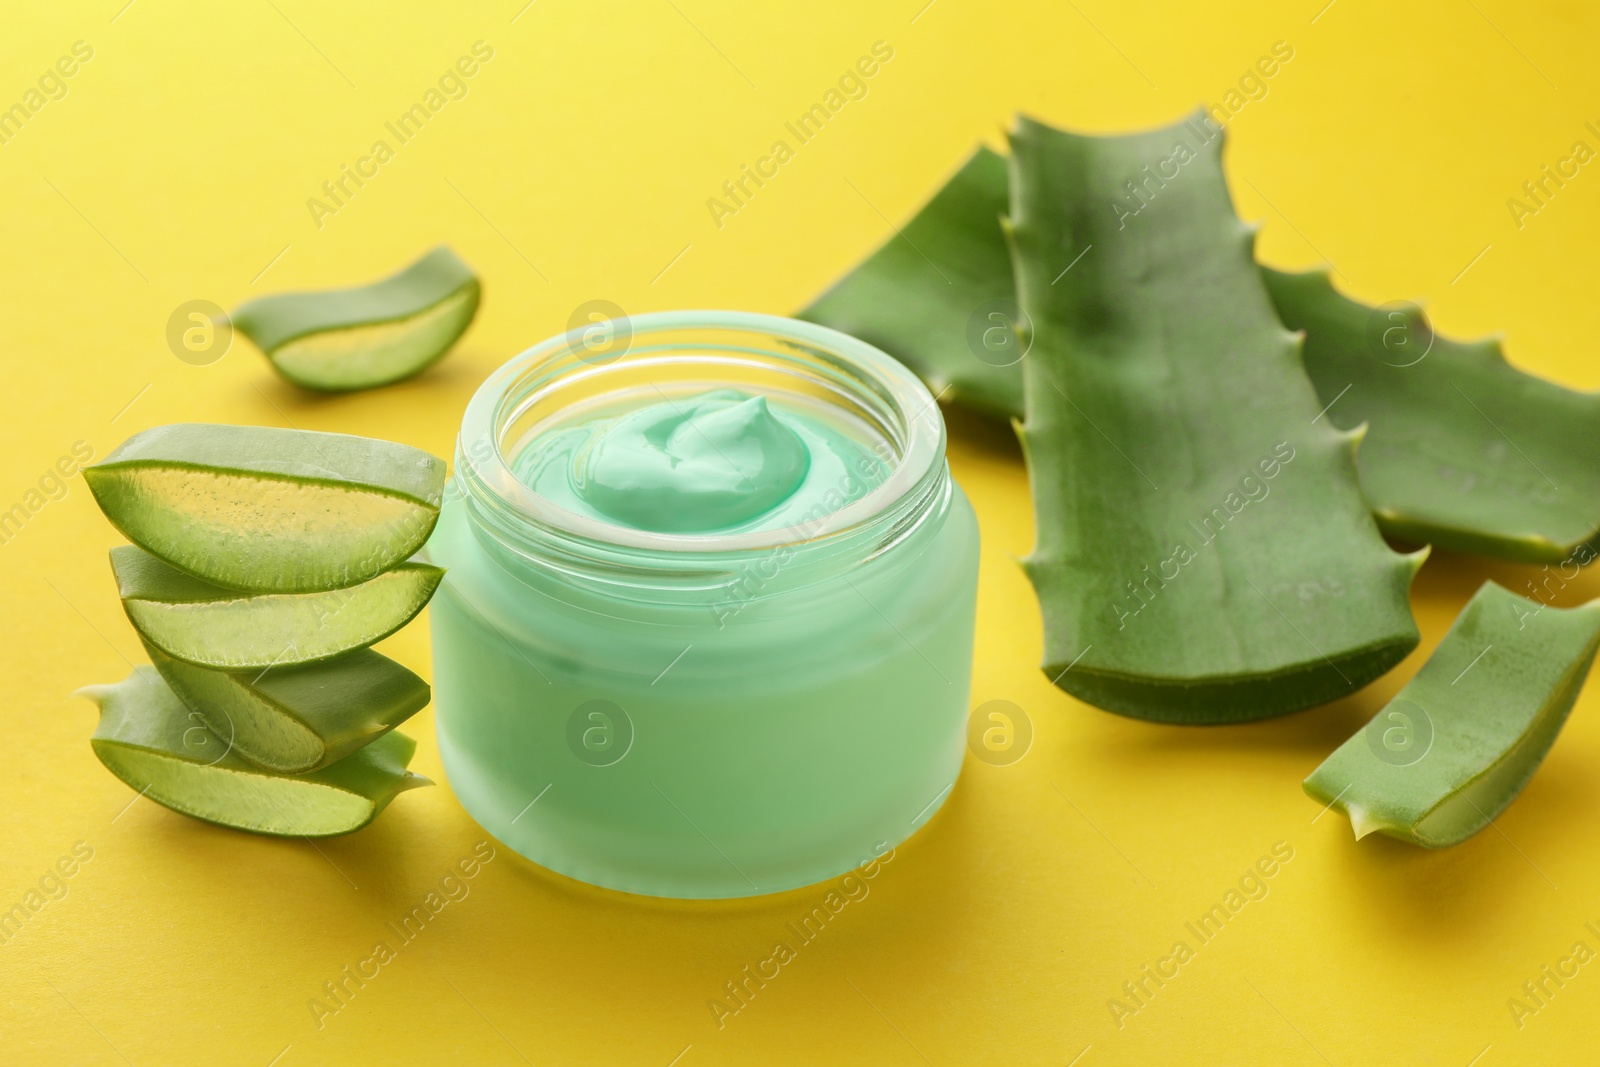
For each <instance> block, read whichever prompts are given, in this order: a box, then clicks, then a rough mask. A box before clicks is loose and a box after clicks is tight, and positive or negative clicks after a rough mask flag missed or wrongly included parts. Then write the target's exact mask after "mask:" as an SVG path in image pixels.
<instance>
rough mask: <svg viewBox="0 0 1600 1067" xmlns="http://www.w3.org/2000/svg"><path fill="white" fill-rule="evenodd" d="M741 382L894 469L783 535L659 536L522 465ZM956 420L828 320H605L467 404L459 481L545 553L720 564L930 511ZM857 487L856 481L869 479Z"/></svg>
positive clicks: (513, 365)
mask: <svg viewBox="0 0 1600 1067" xmlns="http://www.w3.org/2000/svg"><path fill="white" fill-rule="evenodd" d="M730 386H732V387H734V388H739V389H743V390H746V391H748V392H751V393H761V394H765V395H768V396H772V397H781V398H782V399H783V400H784V401H785V402H787V403H789V404H791V405H795V406H799V407H803V408H804V409H805V410H806V411H807V412H808V413H814V414H815V415H816V416H817V417H820V418H824V419H826V420H828V421H829V422H830V423H831V424H833V425H834V426H835V427H836V428H838V429H841V430H843V431H844V432H846V433H848V434H850V435H851V436H853V437H855V438H857V439H858V440H859V441H860V442H861V443H862V444H863V445H865V446H866V447H867V448H869V449H870V450H871V451H872V452H873V453H874V454H875V455H876V456H877V457H878V459H879V460H880V461H881V462H882V464H883V467H884V468H885V469H886V472H887V473H886V474H885V475H883V476H882V478H881V480H880V481H878V482H877V484H876V485H873V486H869V487H867V488H866V489H865V491H864V492H858V493H854V494H852V493H848V492H846V493H841V494H840V498H841V500H843V501H847V502H844V503H842V505H841V506H839V507H838V508H837V509H836V510H831V511H826V512H825V513H822V514H816V515H810V514H808V515H807V516H806V519H805V521H803V522H800V523H796V524H794V525H790V526H784V527H779V528H773V529H758V530H749V531H742V532H733V533H688V534H684V533H655V532H651V531H647V530H639V529H633V528H629V527H625V526H619V525H615V524H612V523H608V522H604V521H601V520H597V519H594V518H591V517H588V516H585V515H581V514H578V513H576V512H573V511H570V510H567V509H566V508H563V507H561V506H559V505H557V504H556V503H555V502H553V501H552V500H550V499H549V498H547V497H545V496H543V495H541V494H539V493H537V492H535V491H534V490H533V489H532V488H530V487H529V486H528V485H527V484H525V483H524V482H523V481H522V480H521V479H520V478H518V476H517V475H516V474H515V473H514V467H515V464H516V461H517V457H518V456H519V454H520V453H521V452H522V451H523V450H524V449H526V448H527V447H528V446H529V444H530V442H532V441H533V440H534V439H535V438H536V437H538V436H540V435H542V434H544V433H547V432H550V431H551V429H552V428H555V427H559V426H561V425H571V424H572V423H573V422H574V421H581V420H582V419H583V418H585V417H591V416H592V414H593V413H598V412H601V411H603V410H606V409H607V408H608V407H615V406H616V405H617V404H618V403H619V400H620V399H621V398H625V397H627V396H628V395H630V394H638V393H641V392H642V391H648V392H649V393H650V394H651V395H660V396H662V397H667V398H672V397H675V396H687V395H691V394H693V393H695V392H699V391H704V390H707V389H717V388H727V387H730ZM944 448H945V428H944V420H943V417H942V416H941V414H940V412H939V408H938V404H937V403H936V402H935V400H934V397H933V396H932V395H931V394H929V392H928V390H927V388H926V387H925V386H924V385H923V384H922V382H921V381H919V380H918V379H917V378H916V377H915V376H914V375H913V374H911V372H910V371H909V370H907V369H906V368H905V367H904V366H903V365H901V364H900V363H899V362H897V361H896V360H894V359H892V358H890V357H889V356H887V355H885V354H884V353H883V352H880V351H879V350H878V349H876V348H874V347H872V346H871V345H868V344H866V343H865V342H863V341H860V340H857V339H856V338H853V337H850V336H849V335H847V334H843V333H839V332H838V331H836V330H831V329H828V328H827V327H823V326H818V325H815V324H812V323H806V322H799V321H796V320H792V319H785V318H780V317H778V316H773V315H759V314H753V313H747V312H724V311H673V312H660V313H654V314H648V315H641V316H638V317H636V318H632V319H626V318H621V319H615V320H605V321H604V322H602V323H597V324H596V326H595V327H592V328H584V329H576V330H573V331H570V332H568V333H566V334H564V335H560V336H557V337H552V338H550V339H549V340H546V341H544V342H542V343H540V344H538V345H535V346H534V347H532V348H530V349H528V350H527V351H526V352H523V353H522V354H521V355H519V356H517V357H515V358H514V359H512V360H511V361H510V362H508V363H506V364H505V365H504V366H503V367H501V368H500V369H499V370H497V371H496V372H495V373H494V374H492V375H491V376H490V377H489V378H488V380H486V381H485V382H484V384H483V385H482V386H480V387H479V389H478V391H477V393H476V394H474V396H473V398H472V401H471V402H470V403H469V405H468V407H467V412H466V417H465V419H464V420H463V423H462V429H461V437H460V440H459V442H458V449H457V456H456V478H457V479H458V481H459V482H460V484H461V487H462V490H463V492H464V495H465V497H466V500H467V503H468V506H469V507H470V508H471V510H472V513H473V515H474V517H475V518H476V519H477V520H478V522H479V524H480V525H482V526H485V527H487V528H488V531H489V532H490V533H491V534H492V535H493V536H494V537H495V538H496V539H497V540H499V541H501V542H502V543H503V544H505V545H506V546H507V547H509V548H511V549H513V550H514V551H517V552H518V553H519V554H521V555H527V556H533V557H546V556H554V557H568V558H573V557H575V558H579V559H583V560H595V559H597V558H606V559H609V560H611V561H613V562H621V561H622V560H626V561H627V563H628V564H630V565H632V566H635V567H637V566H647V567H648V568H649V569H652V570H660V569H662V568H663V567H666V568H671V567H688V568H690V569H698V568H700V567H702V566H713V567H714V566H715V562H714V561H717V560H725V559H728V558H737V557H740V556H743V555H746V554H749V553H760V552H763V551H770V550H774V549H779V548H783V547H785V546H791V545H798V544H801V543H805V544H808V545H809V544H815V543H818V542H832V541H849V542H852V543H853V542H855V541H856V540H857V539H858V538H866V539H874V538H881V537H884V536H890V537H891V539H892V537H893V533H894V531H895V530H899V529H903V528H905V527H906V526H907V525H908V524H909V525H915V522H916V521H917V519H918V517H919V515H920V514H921V513H923V512H925V511H926V510H927V509H928V508H929V507H931V506H932V504H931V501H932V500H933V499H934V498H935V497H939V496H942V495H943V493H941V492H938V490H939V489H940V487H941V486H942V485H943V483H945V482H947V480H948V475H947V472H946V470H945V463H944ZM856 488H858V489H859V488H860V487H859V486H858V487H856Z"/></svg>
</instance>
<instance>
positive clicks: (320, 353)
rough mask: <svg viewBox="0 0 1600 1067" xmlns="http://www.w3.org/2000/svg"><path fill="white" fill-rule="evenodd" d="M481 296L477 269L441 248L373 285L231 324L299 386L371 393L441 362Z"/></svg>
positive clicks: (240, 317)
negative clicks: (473, 271)
mask: <svg viewBox="0 0 1600 1067" xmlns="http://www.w3.org/2000/svg"><path fill="white" fill-rule="evenodd" d="M479 291H480V286H479V284H478V277H477V275H475V274H473V273H472V268H471V267H469V266H467V265H466V264H465V263H463V262H461V260H460V259H459V258H457V256H456V254H455V253H454V252H452V251H450V249H448V248H444V247H439V248H435V249H434V250H433V251H431V252H429V253H428V254H427V255H425V256H423V257H422V258H421V259H419V260H417V261H416V262H415V263H413V264H411V266H409V267H407V268H405V269H404V270H402V271H401V272H400V273H398V274H395V275H393V276H391V277H388V278H385V279H383V280H382V281H380V282H374V283H372V284H371V285H364V286H360V287H358V288H355V289H331V290H327V291H324V292H314V293H281V294H278V295H274V296H264V297H261V298H260V299H258V300H252V301H250V302H249V303H246V304H243V305H241V306H240V307H239V309H238V310H237V311H235V312H234V313H233V325H234V326H235V327H236V328H237V329H238V330H239V332H240V333H242V334H244V335H245V336H246V337H248V338H250V340H252V341H254V342H255V344H256V347H258V348H260V349H261V351H263V352H265V353H266V354H267V358H268V359H270V360H271V361H272V365H273V366H274V367H276V368H277V369H278V371H279V372H280V373H281V374H282V375H283V376H284V377H285V378H287V379H289V380H290V381H291V382H294V383H295V384H296V385H303V386H305V387H306V388H308V389H321V390H327V391H336V392H337V391H345V390H350V389H368V388H371V387H372V386H377V385H387V384H389V383H390V382H396V381H399V380H400V379H402V378H409V377H410V376H411V375H413V374H416V373H417V372H418V371H420V370H422V369H423V368H425V367H427V366H429V365H430V364H432V363H434V362H435V361H436V360H438V359H439V357H441V356H443V355H444V354H445V352H446V351H448V350H449V348H450V346H451V345H453V344H455V342H456V338H458V337H460V336H461V335H462V334H463V333H464V332H466V329H467V326H468V325H470V324H471V322H472V316H473V315H474V314H476V313H477V310H478V295H479Z"/></svg>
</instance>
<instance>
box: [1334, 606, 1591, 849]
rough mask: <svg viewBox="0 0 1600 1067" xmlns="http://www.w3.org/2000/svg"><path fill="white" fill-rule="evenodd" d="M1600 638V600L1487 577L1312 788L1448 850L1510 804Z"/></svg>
mask: <svg viewBox="0 0 1600 1067" xmlns="http://www.w3.org/2000/svg"><path fill="white" fill-rule="evenodd" d="M1597 646H1600V600H1593V601H1590V602H1589V603H1587V604H1585V605H1583V606H1582V607H1578V608H1566V609H1563V608H1553V607H1549V606H1547V605H1543V604H1540V603H1539V602H1537V601H1532V600H1524V599H1523V598H1522V597H1519V596H1517V595H1516V594H1515V593H1509V592H1507V591H1506V590H1504V589H1502V588H1500V587H1499V586H1498V585H1495V584H1494V583H1493V582H1485V583H1484V584H1483V586H1482V587H1481V588H1480V589H1479V590H1478V592H1477V594H1476V595H1474V596H1473V598H1472V600H1471V601H1469V602H1468V604H1467V606H1466V607H1465V608H1463V609H1462V611H1461V614H1460V615H1459V616H1457V618H1456V621H1455V624H1454V625H1453V626H1451V627H1450V632H1449V633H1447V634H1446V635H1445V637H1444V640H1443V641H1441V642H1440V643H1439V647H1438V648H1436V649H1434V652H1433V655H1431V656H1429V657H1428V662H1427V663H1425V664H1423V665H1422V669H1421V670H1419V671H1418V672H1417V674H1416V677H1414V678H1412V679H1411V681H1410V682H1408V683H1407V684H1406V686H1405V688H1404V689H1402V690H1400V692H1399V693H1397V694H1396V695H1395V698H1394V699H1393V700H1391V701H1390V702H1389V703H1388V704H1387V705H1386V706H1385V707H1384V709H1383V710H1382V711H1380V712H1378V714H1377V715H1376V716H1375V717H1374V718H1373V720H1372V721H1371V722H1370V723H1368V724H1367V726H1366V727H1365V728H1364V729H1363V730H1362V731H1361V732H1360V733H1358V734H1356V735H1355V736H1354V737H1352V738H1350V740H1348V741H1346V742H1345V743H1344V744H1343V745H1340V746H1339V748H1338V749H1337V750H1335V751H1334V753H1333V754H1332V755H1331V756H1329V757H1328V758H1327V759H1326V760H1325V761H1323V763H1322V766H1320V767H1318V768H1317V769H1316V770H1315V771H1313V772H1312V773H1311V776H1310V777H1309V778H1307V779H1306V780H1305V790H1306V792H1307V793H1309V794H1310V795H1311V796H1312V798H1314V799H1315V800H1317V801H1318V802H1319V803H1322V804H1324V805H1327V806H1328V807H1332V808H1338V809H1339V810H1340V811H1342V812H1344V813H1345V814H1346V815H1348V816H1349V818H1350V824H1351V826H1352V827H1353V828H1354V829H1355V833H1356V837H1358V838H1360V837H1365V836H1366V835H1368V834H1370V833H1373V832H1377V833H1381V834H1387V835H1388V836H1390V837H1394V838H1398V839H1400V840H1401V841H1409V842H1411V843H1412V844H1416V845H1422V846H1423V847H1424V848H1444V847H1446V846H1448V845H1454V844H1456V843H1458V842H1460V841H1464V840H1466V839H1467V838H1469V837H1471V836H1472V835H1473V834H1475V833H1477V832H1478V831H1479V830H1481V829H1483V828H1484V827H1485V826H1487V825H1489V823H1490V821H1491V820H1493V819H1494V818H1495V816H1497V815H1499V814H1500V813H1501V812H1502V811H1504V810H1505V809H1506V807H1507V805H1509V804H1510V803H1511V802H1512V801H1513V800H1515V799H1516V797H1517V794H1518V793H1520V792H1522V789H1523V787H1524V786H1525V785H1527V784H1528V779H1530V778H1532V777H1533V773H1534V771H1536V770H1538V768H1539V764H1540V763H1541V762H1542V761H1543V760H1544V756H1545V753H1546V752H1548V751H1549V750H1550V746H1551V744H1553V743H1554V742H1555V739H1556V735H1557V734H1558V733H1560V732H1561V726H1562V724H1563V723H1565V722H1566V720H1567V713H1568V712H1570V711H1571V710H1572V705H1573V702H1574V701H1576V700H1577V698H1578V692H1579V690H1581V689H1582V688H1583V682H1584V679H1585V678H1586V677H1587V676H1588V674H1589V666H1590V664H1591V663H1593V661H1594V656H1595V649H1596V647H1597Z"/></svg>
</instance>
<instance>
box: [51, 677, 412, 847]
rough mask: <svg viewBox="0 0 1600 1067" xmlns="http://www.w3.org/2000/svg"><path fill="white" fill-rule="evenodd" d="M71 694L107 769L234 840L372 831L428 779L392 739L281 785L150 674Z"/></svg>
mask: <svg viewBox="0 0 1600 1067" xmlns="http://www.w3.org/2000/svg"><path fill="white" fill-rule="evenodd" d="M79 694H80V695H82V696H85V697H88V698H89V699H90V700H92V701H94V703H95V704H96V705H98V706H99V708H100V723H99V725H98V726H97V727H96V728H95V732H94V737H93V739H92V740H91V742H90V745H91V747H92V748H93V749H94V753H95V755H96V756H98V757H99V758H100V761H101V762H102V763H104V764H105V766H106V769H107V770H109V771H111V773H112V774H115V775H116V776H117V777H118V778H120V779H122V780H123V782H125V783H127V785H128V786H129V788H131V789H134V790H136V791H138V792H139V793H140V794H141V795H143V796H147V797H149V798H150V799H151V800H154V801H155V802H156V803H158V804H161V805H162V806H164V807H168V808H171V809H172V810H173V811H177V812H181V813H182V814H184V815H190V816H193V817H194V818H197V819H202V820H204V821H206V822H212V823H216V824H218V825H220V826H227V827H231V828H233V829H236V830H250V831H252V832H254V833H259V834H269V835H274V836H282V837H332V836H336V835H339V834H347V833H351V832H353V831H355V830H359V829H361V828H362V827H363V826H365V825H367V824H368V823H369V822H371V821H372V820H373V819H374V818H375V817H376V816H377V815H378V813H379V812H381V811H382V810H383V809H384V808H385V807H387V806H388V804H389V802H390V801H392V800H393V799H394V798H395V797H396V796H397V795H399V794H400V793H402V792H404V791H406V790H408V789H415V788H417V787H418V786H424V785H431V784H432V783H431V782H429V781H428V779H426V778H424V777H422V776H421V775H417V774H412V773H411V772H410V771H408V770H406V764H407V763H408V762H410V760H411V756H412V754H413V753H414V752H415V751H416V747H417V746H416V742H415V741H413V740H411V739H410V738H409V737H406V736H405V735H404V734H398V733H391V734H386V735H385V736H383V737H381V738H379V739H378V740H377V741H375V742H373V743H372V744H370V745H367V746H366V747H365V748H362V749H359V750H358V751H356V752H354V753H352V754H351V755H349V756H347V757H345V758H344V759H342V760H340V761H339V762H337V763H335V764H332V765H331V766H328V767H325V768H323V769H322V770H320V771H317V772H315V773H313V774H306V775H281V774H273V773H271V772H269V771H264V770H262V769H261V768H259V767H255V766H253V765H251V764H249V763H247V762H246V761H244V760H243V759H240V758H239V756H238V754H237V753H235V752H232V751H230V750H229V749H228V747H227V745H226V743H225V742H223V741H221V740H220V739H218V738H217V737H216V736H214V735H213V734H212V733H211V732H210V731H209V730H208V729H207V728H206V727H205V726H204V725H202V724H201V723H200V722H199V721H198V718H197V717H196V716H195V715H194V714H193V713H192V712H191V711H190V710H189V708H188V707H187V706H186V705H185V704H184V703H183V701H182V700H180V699H178V696H177V694H176V693H174V692H173V691H172V690H171V689H170V688H169V687H168V686H167V683H166V682H164V681H162V679H161V676H160V675H159V674H157V673H156V671H155V669H154V668H153V667H144V666H140V667H135V668H134V671H133V673H132V674H131V675H129V676H128V677H127V678H126V679H124V680H123V681H121V682H118V683H116V684H115V685H96V686H88V687H86V688H84V689H82V690H79Z"/></svg>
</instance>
